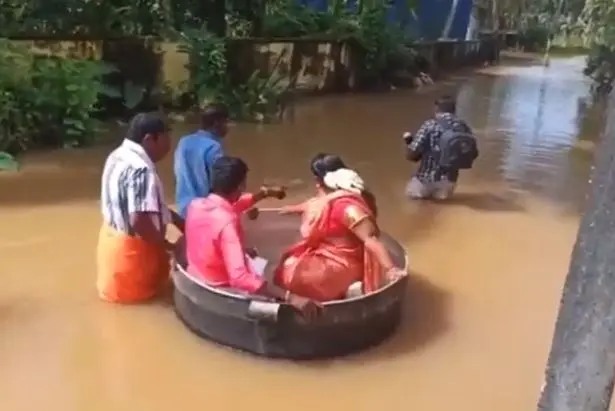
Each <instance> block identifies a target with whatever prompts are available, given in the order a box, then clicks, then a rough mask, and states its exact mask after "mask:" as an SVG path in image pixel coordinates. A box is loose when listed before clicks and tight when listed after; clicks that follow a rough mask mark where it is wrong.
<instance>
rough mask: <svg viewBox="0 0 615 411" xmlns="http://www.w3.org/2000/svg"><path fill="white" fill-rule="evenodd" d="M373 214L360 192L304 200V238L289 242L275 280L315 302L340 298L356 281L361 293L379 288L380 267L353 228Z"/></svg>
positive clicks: (302, 226) (338, 193)
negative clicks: (361, 286) (358, 282)
mask: <svg viewBox="0 0 615 411" xmlns="http://www.w3.org/2000/svg"><path fill="white" fill-rule="evenodd" d="M365 218H370V219H374V216H373V213H372V212H371V211H370V209H369V207H368V206H367V204H366V203H365V201H364V200H363V198H362V197H361V196H360V195H357V194H353V193H350V192H346V191H335V192H333V193H330V194H327V195H324V196H322V197H316V198H314V199H312V200H309V201H308V202H307V203H306V207H305V211H304V213H303V222H302V224H301V234H302V236H303V239H302V240H301V241H299V242H298V243H296V244H294V245H293V246H291V247H290V248H289V249H288V250H287V251H286V252H285V253H284V254H283V255H282V259H281V260H280V264H279V266H278V267H277V268H276V270H275V282H276V284H278V285H279V286H280V287H283V288H285V289H287V290H289V291H291V292H292V293H294V294H297V295H301V296H303V297H307V298H311V299H313V300H316V301H323V302H324V301H331V300H338V299H343V298H344V296H345V294H346V291H347V290H348V287H350V285H352V284H353V283H354V282H357V281H361V282H362V283H363V292H364V293H369V292H372V291H374V290H376V289H378V288H380V286H381V284H382V282H383V272H382V268H381V266H380V264H379V262H378V261H377V260H376V258H375V256H374V255H373V253H371V252H370V251H369V250H367V249H366V248H365V247H364V246H363V243H362V242H361V240H359V238H357V237H356V236H355V234H354V233H353V232H352V230H351V229H352V228H353V227H354V226H355V225H356V224H358V223H359V222H361V221H363V220H364V219H365Z"/></svg>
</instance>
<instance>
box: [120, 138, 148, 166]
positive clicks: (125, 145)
mask: <svg viewBox="0 0 615 411" xmlns="http://www.w3.org/2000/svg"><path fill="white" fill-rule="evenodd" d="M120 148H121V149H122V150H127V151H130V152H132V153H134V154H136V155H137V156H139V158H140V159H141V160H142V161H143V162H144V163H145V164H146V165H147V167H149V168H152V169H155V168H156V167H155V166H154V162H153V161H152V159H151V158H150V157H149V155H148V154H147V152H146V151H145V149H144V148H143V146H141V145H140V144H137V143H135V142H134V141H131V140H128V139H124V141H122V144H121V145H120Z"/></svg>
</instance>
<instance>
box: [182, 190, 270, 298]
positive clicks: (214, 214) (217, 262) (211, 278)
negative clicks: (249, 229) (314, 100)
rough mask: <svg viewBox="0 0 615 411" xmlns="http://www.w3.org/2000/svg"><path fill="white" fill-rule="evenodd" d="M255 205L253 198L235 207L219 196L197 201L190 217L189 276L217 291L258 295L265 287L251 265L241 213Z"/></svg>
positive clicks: (190, 207)
mask: <svg viewBox="0 0 615 411" xmlns="http://www.w3.org/2000/svg"><path fill="white" fill-rule="evenodd" d="M253 205H254V198H253V196H252V195H251V194H244V195H242V196H241V197H240V198H239V200H237V201H236V202H235V203H234V204H231V203H229V202H228V201H227V200H225V199H224V198H222V197H220V196H219V195H216V194H210V195H208V196H207V197H205V198H196V199H194V200H192V201H191V202H190V204H189V205H188V210H187V213H186V230H185V233H186V257H187V260H188V272H189V273H191V274H193V275H195V276H197V277H199V278H202V279H203V280H205V282H206V283H207V284H211V285H213V286H217V287H223V286H226V287H228V286H230V287H233V288H237V289H239V290H243V291H247V292H249V293H255V292H257V291H258V290H259V289H260V288H262V286H263V284H264V279H263V278H261V277H260V276H259V275H258V274H257V273H256V272H254V271H253V270H252V267H251V266H250V265H249V264H248V261H247V259H246V253H245V248H244V242H243V230H242V228H241V217H240V213H242V212H244V211H246V210H248V209H249V208H251V207H252V206H253Z"/></svg>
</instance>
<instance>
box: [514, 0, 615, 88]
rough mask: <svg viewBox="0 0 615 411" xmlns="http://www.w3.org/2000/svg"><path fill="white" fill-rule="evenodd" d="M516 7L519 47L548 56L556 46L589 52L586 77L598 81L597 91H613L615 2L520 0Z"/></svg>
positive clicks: (607, 0)
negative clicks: (545, 53) (531, 0)
mask: <svg viewBox="0 0 615 411" xmlns="http://www.w3.org/2000/svg"><path fill="white" fill-rule="evenodd" d="M511 4H513V3H511ZM514 6H515V7H513V8H514V9H515V10H516V12H518V15H519V16H520V19H519V21H518V24H517V28H518V29H519V44H520V45H521V46H522V47H523V48H524V49H525V50H528V51H545V52H547V53H548V52H549V51H550V49H551V47H552V46H553V47H557V46H559V47H562V48H568V49H573V50H574V52H579V51H585V52H586V53H587V54H588V59H587V66H586V68H585V74H586V75H587V76H589V77H590V78H591V79H592V80H593V82H594V85H593V88H592V89H593V92H594V93H595V94H596V95H605V94H609V93H610V92H611V90H612V89H613V81H615V2H613V1H612V0H567V1H564V0H541V1H536V2H531V3H530V2H525V1H518V2H515V3H514ZM558 52H559V53H561V52H562V51H561V50H560V51H558Z"/></svg>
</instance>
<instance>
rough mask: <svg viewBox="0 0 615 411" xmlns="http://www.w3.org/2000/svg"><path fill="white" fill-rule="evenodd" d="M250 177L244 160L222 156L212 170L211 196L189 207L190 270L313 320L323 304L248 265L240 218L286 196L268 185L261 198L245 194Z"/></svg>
mask: <svg viewBox="0 0 615 411" xmlns="http://www.w3.org/2000/svg"><path fill="white" fill-rule="evenodd" d="M247 174H248V167H247V166H246V164H245V163H244V162H243V161H242V160H241V159H239V158H235V157H220V158H219V159H217V160H216V161H215V162H214V164H213V166H212V175H211V193H210V194H209V195H208V196H207V197H205V198H196V199H194V200H192V201H191V202H190V204H189V205H188V209H187V213H186V224H185V234H186V257H187V260H188V272H190V273H191V274H192V275H195V276H197V277H199V278H202V279H203V280H204V281H205V282H206V283H207V284H210V285H213V286H218V287H232V288H236V289H238V290H242V291H245V292H248V293H251V294H262V295H266V296H270V297H274V298H277V299H280V300H283V301H285V302H287V303H288V304H290V305H292V306H293V307H294V308H296V309H297V310H298V311H299V312H300V313H301V314H303V315H305V316H306V317H313V316H315V315H317V314H318V312H319V309H320V306H319V305H318V304H316V303H314V302H312V301H310V300H309V299H307V298H304V297H301V296H298V295H295V294H292V293H290V292H289V291H287V290H284V289H282V288H280V287H277V286H275V285H274V284H272V283H270V282H268V281H267V280H266V279H265V278H263V277H262V276H261V275H259V274H258V273H256V272H255V271H254V270H253V268H252V266H251V265H250V264H249V263H248V260H247V257H246V252H247V250H246V248H245V246H244V241H243V231H242V228H241V217H240V214H241V213H242V212H244V211H246V210H248V209H250V208H252V207H253V206H254V204H255V203H256V202H258V201H260V200H262V199H264V198H266V197H277V198H283V197H284V195H285V193H284V190H283V189H279V188H266V187H263V188H261V190H260V191H259V192H258V193H256V194H246V193H244V190H245V187H246V180H247Z"/></svg>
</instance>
